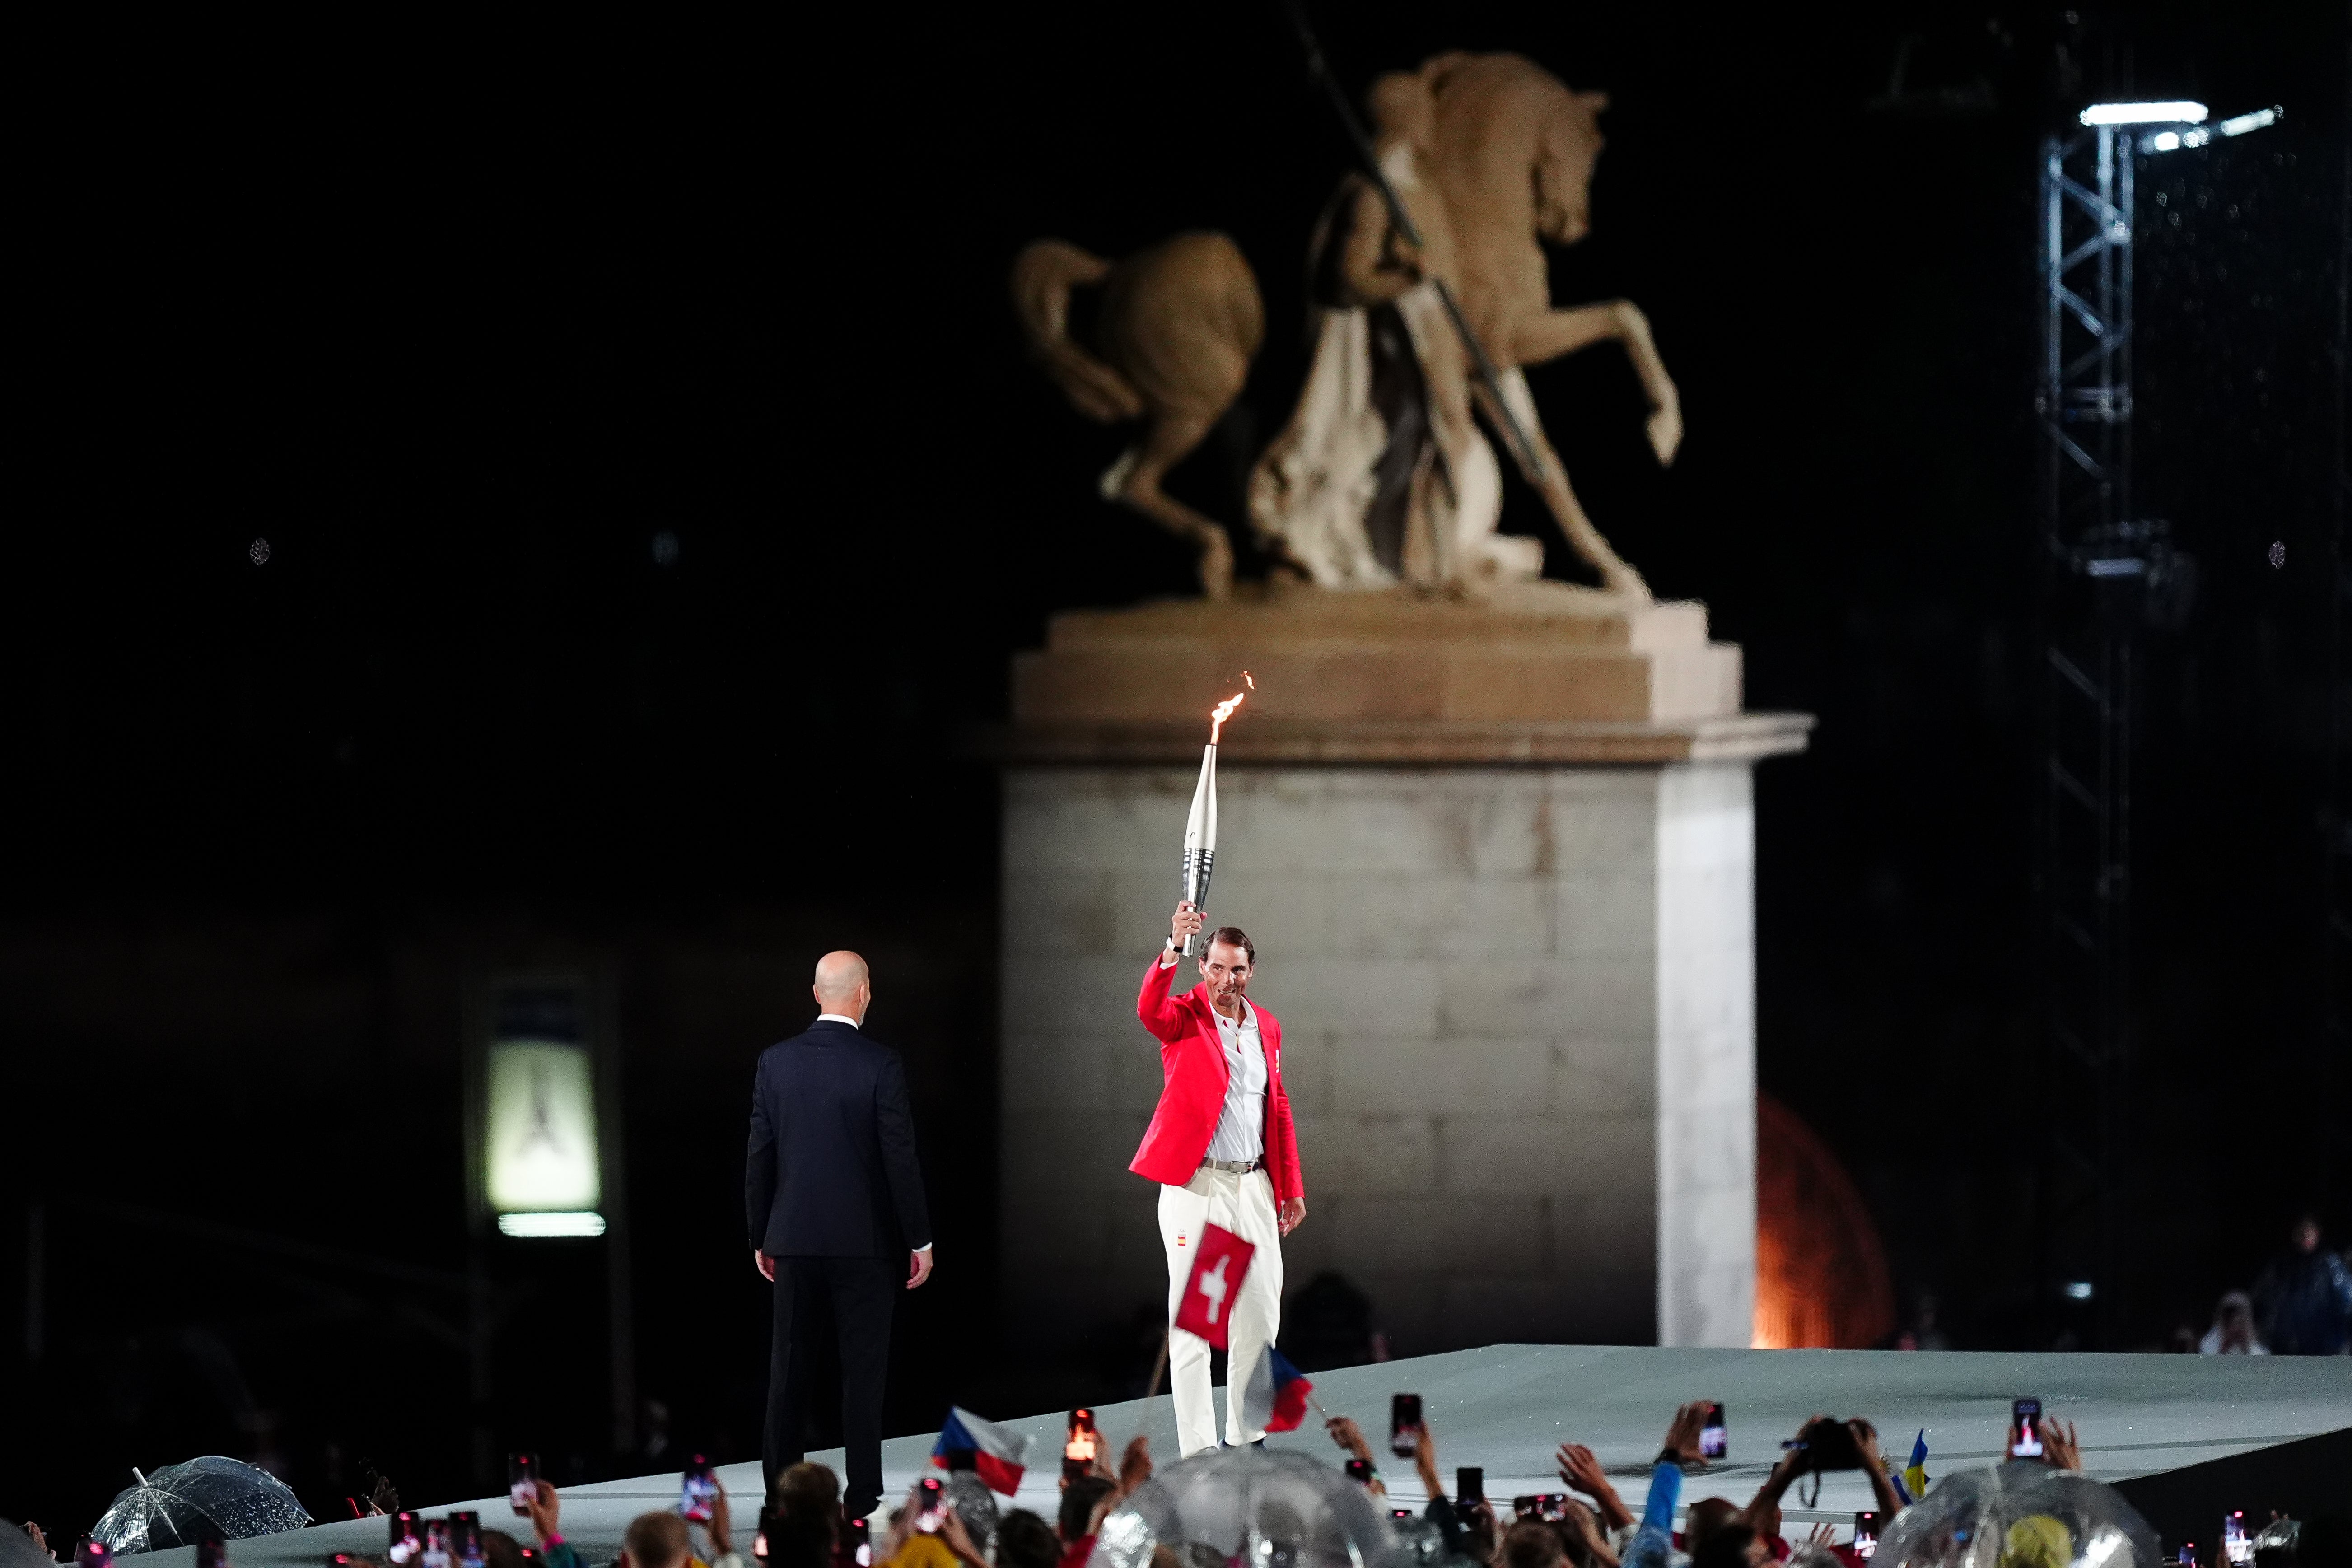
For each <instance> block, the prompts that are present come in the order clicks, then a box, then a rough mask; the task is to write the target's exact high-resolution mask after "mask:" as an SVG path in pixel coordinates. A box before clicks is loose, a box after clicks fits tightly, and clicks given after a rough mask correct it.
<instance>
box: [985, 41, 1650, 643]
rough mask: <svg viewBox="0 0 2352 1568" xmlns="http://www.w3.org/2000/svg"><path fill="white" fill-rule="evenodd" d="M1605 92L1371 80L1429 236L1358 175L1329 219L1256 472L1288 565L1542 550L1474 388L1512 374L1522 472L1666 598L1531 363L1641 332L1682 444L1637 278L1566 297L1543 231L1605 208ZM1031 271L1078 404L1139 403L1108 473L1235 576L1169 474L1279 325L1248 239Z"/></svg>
mask: <svg viewBox="0 0 2352 1568" xmlns="http://www.w3.org/2000/svg"><path fill="white" fill-rule="evenodd" d="M1606 105H1607V100H1606V99H1605V98H1604V97H1603V96H1601V94H1598V93H1577V92H1571V91H1570V90H1569V89H1568V88H1567V87H1565V86H1563V85H1562V84H1561V83H1560V81H1559V79H1557V78H1555V77H1553V76H1552V75H1550V74H1549V72H1547V71H1545V70H1544V69H1542V68H1540V67H1538V66H1537V65H1535V64H1534V63H1533V62H1531V61H1529V60H1527V59H1525V58H1521V57H1519V56H1517V55H1508V54H1493V55H1472V54H1461V53H1454V54H1445V55H1440V56H1437V57H1436V58H1433V59H1431V60H1429V61H1428V62H1426V63H1425V64H1424V65H1423V66H1422V68H1420V69H1419V70H1418V71H1414V72H1410V73H1393V74H1391V75H1390V76H1387V77H1383V78H1382V79H1381V80H1380V81H1379V82H1377V83H1375V84H1374V88H1373V90H1372V92H1371V94H1370V110H1371V113H1372V119H1373V123H1374V127H1375V147H1374V151H1375V153H1376V155H1377V156H1378V157H1379V159H1380V163H1381V171H1382V173H1383V174H1386V175H1387V176H1388V179H1389V182H1390V184H1391V185H1392V186H1394V187H1395V188H1396V189H1397V191H1398V194H1399V195H1400V198H1401V199H1402V202H1403V203H1404V205H1405V207H1406V211H1407V213H1408V215H1409V216H1412V220H1413V226H1414V228H1415V229H1417V230H1418V231H1419V232H1420V235H1421V237H1422V240H1423V245H1422V246H1421V247H1419V248H1418V249H1416V248H1415V247H1411V246H1409V245H1408V244H1406V243H1405V241H1404V239H1403V237H1402V234H1401V233H1400V232H1399V231H1398V230H1397V229H1396V227H1395V226H1394V224H1393V223H1392V222H1391V219H1390V217H1389V215H1388V212H1387V208H1386V205H1385V202H1384V201H1383V199H1382V198H1381V195H1379V193H1378V191H1377V189H1376V188H1375V187H1374V186H1373V184H1372V183H1371V182H1370V179H1369V178H1368V177H1367V176H1365V175H1364V174H1351V175H1349V177H1348V179H1347V180H1345V181H1343V182H1342V184H1341V185H1340V188H1339V193H1338V194H1337V195H1335V197H1334V198H1333V201H1332V204H1331V205H1330V207H1329V208H1328V210H1327V211H1326V213H1325V215H1324V218H1323V221H1322V222H1321V223H1320V224H1319V225H1318V228H1317V234H1316V238H1315V241H1314V244H1313V245H1312V246H1311V247H1310V258H1309V262H1310V279H1311V281H1312V284H1313V291H1314V294H1315V297H1316V305H1317V309H1318V334H1317V337H1318V341H1317V348H1316V356H1315V363H1314V366H1313V368H1312V369H1311V370H1310V372H1309V374H1308V378H1307V387H1306V389H1305V390H1304V392H1303V393H1302V395H1301V396H1300V400H1299V405H1298V409H1297V413H1296V414H1295V415H1294V416H1293V417H1292V420H1291V422H1290V424H1289V426H1287V427H1286V429H1285V430H1284V431H1283V433H1282V435H1281V436H1280V437H1277V438H1276V441H1275V443H1274V445H1273V446H1272V447H1270V448H1269V449H1268V450H1267V452H1266V454H1265V457H1263V458H1261V459H1260V460H1259V463H1258V466H1257V469H1256V471H1255V474H1254V475H1253V477H1252V482H1251V517H1252V521H1253V523H1254V525H1255V528H1256V529H1257V531H1258V533H1259V535H1260V537H1261V538H1262V539H1263V540H1264V541H1265V543H1266V544H1267V546H1268V549H1269V551H1270V552H1271V553H1272V554H1273V555H1274V557H1275V559H1276V561H1277V563H1284V564H1286V566H1287V567H1288V568H1289V569H1290V570H1293V571H1296V572H1298V573H1300V574H1304V575H1307V576H1309V577H1311V578H1312V579H1314V580H1315V581H1316V582H1318V584H1323V585H1325V586H1328V587H1339V588H1345V587H1378V586H1385V585H1387V584H1392V583H1395V582H1398V581H1407V582H1415V583H1421V584H1428V585H1433V586H1447V587H1463V588H1472V589H1475V587H1476V586H1477V585H1478V584H1480V583H1482V582H1487V581H1493V580H1496V579H1508V578H1514V577H1532V576H1535V575H1537V574H1539V572H1540V570H1541V550H1540V547H1539V546H1537V545H1535V544H1534V542H1532V541H1526V540H1513V539H1507V538H1504V537H1501V536H1499V535H1497V534H1496V531H1495V525H1496V521H1498V520H1499V517H1500V512H1501V494H1502V489H1501V482H1500V474H1499V470H1498V469H1497V468H1496V464H1495V459H1494V456H1493V453H1492V451H1491V449H1490V448H1488V447H1487V446H1486V442H1485V440H1484V438H1483V437H1481V436H1480V435H1479V434H1478V432H1477V429H1476V426H1475V420H1474V419H1473V418H1472V416H1471V410H1472V408H1473V407H1474V405H1475V406H1476V407H1477V408H1478V409H1479V411H1480V412H1482V413H1484V414H1485V415H1486V417H1487V419H1488V420H1489V421H1490V422H1496V421H1497V420H1498V419H1499V417H1500V415H1499V411H1498V410H1497V408H1496V406H1495V401H1496V395H1497V394H1498V395H1499V397H1500V400H1501V402H1502V403H1503V405H1506V406H1507V407H1508V408H1509V409H1510V411H1511V413H1512V415H1513V416H1515V417H1516V421H1517V425H1518V426H1519V428H1520V430H1521V431H1522V432H1523V433H1524V434H1525V436H1526V437H1527V438H1528V446H1529V447H1531V448H1532V457H1533V459H1534V464H1535V468H1536V471H1535V472H1534V473H1531V474H1529V475H1528V478H1529V479H1530V480H1531V482H1533V483H1534V484H1535V487H1536V488H1537V489H1538V491H1539V492H1540V493H1541V494H1542V495H1543V497H1544V500H1545V502H1546V504H1547V506H1548V507H1549V510H1550V511H1551V513H1552V515H1553V517H1554V519H1555V520H1556V521H1558V522H1559V526H1560V529H1561V531H1562V532H1563V533H1565V534H1566V535H1567V537H1568V540H1569V542H1570V545H1571V546H1572V547H1573V548H1574V549H1575V550H1576V551H1577V552H1578V554H1579V555H1580V556H1581V557H1582V558H1583V559H1584V560H1585V561H1586V562H1587V563H1590V564H1591V566H1592V567H1593V568H1594V569H1595V570H1596V571H1597V572H1599V573H1600V574H1601V580H1602V583H1603V584H1604V585H1605V586H1606V587H1607V588H1608V589H1610V590H1611V591H1612V592H1615V593H1617V594H1620V595H1624V596H1626V597H1629V598H1634V599H1646V598H1647V597H1648V596H1649V590H1648V588H1647V586H1646V585H1645V584H1643V581H1642V578H1641V576H1640V574H1638V573H1636V572H1635V571H1634V570H1633V567H1631V566H1630V565H1628V564H1627V563H1625V562H1624V561H1623V560H1622V558H1620V557H1619V556H1618V554H1617V553H1616V552H1615V551H1614V550H1612V549H1611V548H1610V545H1609V542H1608V541H1607V540H1606V539H1604V538H1602V537H1601V532H1600V531H1599V530H1598V529H1597V528H1595V527H1594V526H1593V524H1592V522H1591V519H1590V518H1588V517H1586V515H1585V514H1584V510H1583V509H1582V507H1581V506H1580V504H1579V503H1578V501H1577V499H1576V495H1575V492H1574V490H1573V489H1571V488H1570V485H1569V482H1568V475H1567V471H1566V469H1565V468H1563V467H1562V466H1561V464H1560V462H1559V457H1558V456H1557V455H1556V454H1555V453H1554V452H1553V451H1552V449H1551V446H1550V443H1549V441H1548V440H1546V439H1545V437H1544V435H1543V429H1542V425H1541V422H1540V421H1539V420H1538V417H1537V415H1536V409H1535V404H1534V401H1533V399H1532V398H1531V397H1529V395H1528V388H1527V383H1526V380H1525V378H1524V377H1523V376H1522V375H1521V374H1519V372H1520V367H1521V366H1523V365H1528V364H1537V363H1542V362H1544V361H1546V360H1549V359H1553V358H1557V357H1558V356H1559V355H1561V354H1565V353H1573V352H1575V351H1576V350H1578V349H1580V348H1585V347H1587V346H1589V345H1591V344H1592V343H1595V342H1601V341H1602V340H1603V339H1613V340H1615V341H1616V342H1620V343H1622V344H1623V345H1624V348H1625V351H1626V353H1627V354H1628V356H1629V357H1630V358H1631V360H1632V362H1633V370H1634V374H1636V375H1637V376H1638V377H1639V379H1640V381H1641V383H1642V385H1643V391H1644V392H1645V393H1646V394H1647V395H1648V398H1649V402H1650V406H1651V410H1652V412H1651V416H1650V420H1649V437H1650V442H1651V446H1652V448H1653V449H1654V451H1655V452H1656V453H1657V456H1658V459H1659V461H1661V462H1671V461H1672V460H1673V458H1674V455H1675V449H1676V447H1678V446H1679V445H1680V443H1681V439H1682V416H1681V413H1680V406H1679V400H1678V398H1677V395H1676V393H1675V384H1674V382H1673V381H1672V379H1671V378H1669V377H1668V375H1667V374H1666V370H1665V366H1664V362H1662V361H1661V360H1660V359H1659V357H1658V353H1657V349H1656V346H1655V345H1654V343H1653V342H1652V341H1651V336H1650V329H1649V322H1648V321H1647V319H1646V318H1645V317H1643V314H1642V312H1641V311H1640V310H1638V309H1636V308H1635V307H1634V306H1633V304H1632V303H1631V302H1630V301H1627V300H1612V301H1610V302H1608V303H1605V304H1598V305H1587V306H1582V307H1579V308H1576V309H1571V310H1554V309H1553V308H1552V306H1551V302H1550V297H1549V286H1548V274H1547V263H1546V261H1545V258H1544V254H1543V248H1542V242H1543V241H1545V240H1550V241H1552V242H1553V243H1555V244H1560V245H1572V244H1574V243H1575V242H1576V241H1578V240H1580V239H1581V238H1583V237H1584V236H1585V235H1586V233H1588V232H1589V231H1590V229H1591V216H1590V196H1591V183H1592V171H1593V165H1594V163H1595V162H1596V160H1597V159H1598V157H1599V155H1600V152H1601V132H1600V127H1599V123H1598V121H1599V116H1600V113H1601V110H1602V109H1603V108H1605V107H1606ZM1439 279H1444V281H1445V282H1446V283H1447V284H1448V285H1449V286H1450V287H1451V288H1452V289H1453V290H1454V295H1455V297H1456V299H1457V300H1459V302H1460V305H1461V308H1462V310H1463V314H1464V316H1465V318H1466V321H1467V322H1468V324H1469V326H1470V328H1471V330H1472V331H1474V332H1475V334H1476V336H1477V338H1478V340H1479V342H1481V343H1482V344H1483V346H1484V347H1485V349H1486V354H1487V356H1488V358H1489V360H1490V361H1491V362H1492V363H1493V364H1494V366H1495V368H1496V371H1497V373H1498V375H1497V386H1496V389H1495V391H1494V392H1492V393H1490V392H1488V391H1486V390H1485V389H1483V388H1480V387H1479V386H1477V385H1476V384H1475V380H1474V378H1473V376H1472V375H1471V373H1470V361H1469V359H1468V356H1467V353H1466V351H1465V348H1464V346H1463V344H1462V342H1461V341H1460V339H1459V336H1458V334H1456V332H1455V331H1454V327H1453V325H1452V322H1451V321H1450V319H1448V318H1447V317H1446V315H1445V313H1444V310H1443V307H1442V303H1441V301H1440V300H1439V299H1438V297H1437V294H1436V289H1435V286H1436V283H1437V281H1438V280H1439ZM1086 286H1099V287H1100V288H1101V289H1102V290H1103V294H1102V298H1101V300H1100V302H1099V304H1098V306H1097V312H1096V330H1095V332H1094V334H1093V342H1092V344H1091V346H1090V348H1089V347H1082V346H1081V345H1079V344H1078V343H1077V342H1076V341H1075V340H1074V339H1073V338H1072V336H1071V335H1070V333H1069V331H1068V303H1069V298H1070V294H1071V291H1072V290H1073V289H1076V288H1080V287H1086ZM1013 299H1014V304H1015V307H1016V309H1017V310H1018V312H1019V314H1020V317H1021V321H1022V324H1023V327H1024V335H1025V337H1026V339H1027V342H1028V344H1029V347H1030V351H1031V353H1032V354H1033V355H1034V357H1035V358H1036V359H1037V360H1038V361H1039V363H1041V364H1042V365H1043V366H1044V367H1045V371H1046V373H1047V374H1049V375H1050V376H1051V377H1052V378H1053V379H1054V380H1055V383H1056V384H1059V385H1060V386H1061V388H1062V390H1063V393H1064V395H1066V397H1067V398H1068V399H1069V401H1070V402H1071V404H1072V405H1073V406H1074V407H1076V409H1077V410H1078V412H1079V413H1081V414H1083V415H1085V416H1087V417H1089V418H1093V419H1096V420H1098V421H1100V422H1102V423H1105V424H1113V423H1119V422H1123V421H1127V420H1136V419H1140V420H1142V421H1143V422H1144V430H1143V434H1142V436H1141V437H1140V438H1139V441H1138V442H1137V443H1136V445H1135V446H1133V447H1130V448H1129V450H1128V452H1127V453H1126V454H1125V455H1123V456H1122V457H1121V458H1119V459H1118V461H1117V462H1116V463H1114V464H1113V465H1112V466H1111V468H1110V469H1109V470H1108V472H1107V473H1105V474H1104V476H1103V480H1102V488H1103V491H1104V494H1105V495H1106V496H1108V497H1111V498H1113V499H1116V500H1123V501H1125V502H1126V503H1127V504H1129V505H1130V506H1133V507H1135V508H1136V509H1137V510H1140V511H1142V512H1144V513H1145V514H1146V515H1147V516H1150V517H1151V518H1153V519H1154V520H1155V521H1159V522H1160V523H1161V524H1162V525H1163V526H1165V527H1167V528H1169V529H1170V530H1171V531H1174V532H1176V533H1177V534H1179V535H1180V536H1182V537H1185V538H1188V539H1191V540H1192V541H1193V542H1195V543H1196V544H1197V545H1198V547H1199V549H1200V551H1201V585H1202V592H1203V593H1204V594H1205V595H1208V596H1209V597H1212V598H1222V597H1223V596H1224V595H1226V594H1227V593H1229V592H1230V590H1231V584H1232V578H1233V560H1232V552H1231V548H1230V545H1229V544H1228V542H1227V541H1226V539H1225V535H1224V531H1223V529H1221V528H1220V527H1218V526H1217V524H1216V523H1215V522H1214V521H1212V520H1210V519H1208V518H1206V517H1203V516H1202V515H1201V514H1200V513H1198V512H1196V511H1193V510H1191V509H1190V508H1187V507H1184V506H1182V505H1181V503H1179V502H1177V501H1175V500H1172V499H1171V498H1170V497H1168V496H1167V495H1166V493H1165V492H1164V491H1162V490H1161V489H1160V479H1162V478H1163V477H1164V476H1165V475H1166V474H1167V472H1168V470H1169V469H1170V468H1172V467H1173V466H1174V465H1175V464H1176V463H1177V462H1178V461H1180V460H1181V458H1183V457H1184V456H1185V454H1186V453H1188V452H1190V451H1191V450H1192V448H1193V447H1196V446H1198V445H1199V444H1200V442H1201V440H1202V438H1203V437H1205V436H1206V435H1207V434H1208V432H1209V430H1210V428H1211V427H1212V426H1213V425H1214V424H1215V423H1216V421H1217V419H1218V417H1219V416H1222V415H1223V413H1224V411H1225V409H1226V408H1228V407H1230V406H1231V405H1232V403H1233V401H1234V398H1235V397H1237V396H1238V395H1240V393H1241V388H1242V384H1243V382H1244V379H1245V378H1246V376H1247V374H1248V369H1249V363H1250V361H1251V359H1252V358H1253V357H1254V356H1255V353H1256V351H1257V348H1258V346H1259V343H1260V342H1261V340H1262V338H1263V336H1264V323H1265V310H1264V306H1263V304H1262V302H1261V300H1260V298H1259V295H1258V290H1257V285H1256V281H1255V279H1254V278H1253V277H1252V275H1251V273H1250V270H1249V265H1248V263H1247V261H1246V260H1245V259H1244V258H1243V256H1242V254H1241V251H1240V248H1239V247H1237V246H1235V245H1234V243H1233V241H1232V240H1231V239H1229V238H1227V237H1224V236H1223V235H1217V234H1185V235H1179V236H1176V237H1173V238H1171V239H1168V240H1165V241H1162V242H1161V243H1160V244H1159V245H1157V246H1153V247H1150V248H1149V249H1146V250H1143V251H1140V252H1138V253H1137V254H1135V255H1133V256H1130V257H1128V258H1125V259H1124V260H1121V261H1119V262H1117V263H1112V262H1108V261H1105V260H1103V259H1102V258H1098V257H1094V256H1091V255H1088V254H1087V252H1085V251H1083V250H1080V249H1078V248H1077V247H1075V246H1072V245H1068V244H1066V243H1065V242H1063V241H1060V240H1040V241H1037V242H1036V243H1034V244H1033V245H1031V246H1030V247H1028V248H1026V249H1025V250H1024V251H1023V252H1022V253H1021V256H1020V258H1018V259H1017V260H1016V261H1015V263H1014V265H1013ZM1382 331H1385V332H1386V335H1387V337H1388V338H1389V339H1390V340H1391V341H1390V342H1389V346H1388V350H1387V353H1386V355H1385V358H1384V359H1383V358H1382V356H1381V354H1380V353H1378V352H1376V351H1377V349H1378V342H1377V339H1378V338H1379V337H1380V335H1381V332H1382ZM1376 362H1379V363H1376ZM1383 363H1384V364H1385V366H1386V367H1387V369H1388V370H1389V371H1391V373H1392V374H1388V375H1387V376H1385V377H1382V376H1381V374H1378V372H1379V371H1380V369H1381V365H1382V364H1383ZM1383 381H1384V382H1385V385H1384V386H1382V385H1381V383H1382V382H1383Z"/></svg>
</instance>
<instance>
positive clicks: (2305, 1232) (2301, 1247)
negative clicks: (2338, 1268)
mask: <svg viewBox="0 0 2352 1568" xmlns="http://www.w3.org/2000/svg"><path fill="white" fill-rule="evenodd" d="M2294 1249H2295V1250H2296V1251H2297V1252H2316V1251H2318V1250H2319V1227H2318V1226H2315V1225H2314V1224H2312V1223H2311V1222H2310V1221H2309V1220H2305V1221H2304V1222H2303V1223H2302V1224H2300V1225H2298V1226H2295V1227H2294Z"/></svg>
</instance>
